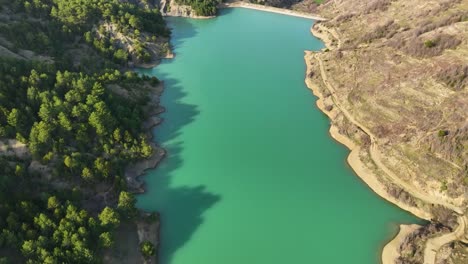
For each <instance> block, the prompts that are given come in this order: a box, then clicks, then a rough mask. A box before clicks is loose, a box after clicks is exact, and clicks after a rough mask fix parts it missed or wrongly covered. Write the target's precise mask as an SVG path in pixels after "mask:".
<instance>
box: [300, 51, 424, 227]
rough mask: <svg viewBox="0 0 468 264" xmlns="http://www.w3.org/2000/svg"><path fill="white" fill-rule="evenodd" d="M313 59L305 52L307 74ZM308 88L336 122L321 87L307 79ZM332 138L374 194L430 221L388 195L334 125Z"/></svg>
mask: <svg viewBox="0 0 468 264" xmlns="http://www.w3.org/2000/svg"><path fill="white" fill-rule="evenodd" d="M312 57H313V52H312V51H305V61H306V66H307V73H309V72H310V71H311V67H312V65H311V63H310V61H311V58H312ZM305 83H306V86H307V87H308V88H309V89H310V90H311V91H312V93H313V94H314V95H315V96H316V97H317V98H318V99H317V101H316V105H317V107H318V109H319V110H320V111H321V112H323V113H324V114H325V115H326V116H327V117H328V118H329V119H330V120H331V121H333V120H334V118H335V116H336V115H337V114H338V113H337V112H338V111H339V110H337V108H333V109H332V110H331V111H327V110H326V109H325V105H324V102H323V101H324V98H323V95H322V94H321V92H320V90H319V87H318V86H317V85H316V84H314V83H313V82H312V80H311V79H309V78H307V79H306V80H305ZM329 133H330V136H331V137H332V138H333V139H334V140H336V141H337V142H338V143H340V144H342V145H345V146H346V147H347V148H348V149H349V150H350V153H349V154H348V157H347V163H348V164H349V166H350V167H351V168H352V170H353V172H354V173H355V174H356V176H357V177H358V178H359V179H361V180H362V181H363V182H364V183H365V184H366V185H368V186H369V187H370V188H371V190H372V191H373V192H375V193H376V194H377V195H379V196H380V197H381V198H383V199H384V200H386V201H388V202H390V203H392V204H394V205H396V206H398V207H400V208H401V209H403V210H405V211H408V212H410V213H411V214H413V215H415V216H417V217H419V218H421V219H425V220H430V219H431V218H432V215H431V214H429V213H427V212H425V211H423V210H421V209H419V208H416V207H411V206H409V205H406V204H404V203H403V202H401V201H399V200H397V199H396V198H394V197H393V196H391V195H389V194H388V193H387V190H386V189H385V185H384V184H383V183H382V182H381V181H380V180H379V177H378V176H377V175H376V174H375V173H374V172H372V171H371V170H369V169H368V168H367V167H366V165H365V164H364V163H363V162H362V161H361V159H360V157H359V156H360V153H361V151H363V150H362V148H361V147H359V146H358V145H356V143H354V142H353V141H352V140H351V139H350V138H349V137H347V136H345V135H343V134H341V133H340V132H339V129H338V127H337V126H336V125H334V124H333V123H331V124H330V129H329Z"/></svg>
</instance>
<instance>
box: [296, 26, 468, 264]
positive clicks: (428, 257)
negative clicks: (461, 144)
mask: <svg viewBox="0 0 468 264" xmlns="http://www.w3.org/2000/svg"><path fill="white" fill-rule="evenodd" d="M312 33H313V34H314V35H315V36H316V37H318V38H320V39H322V40H323V41H324V43H325V45H326V47H327V49H334V48H339V47H340V46H341V42H340V38H339V36H338V35H337V34H336V32H332V30H330V29H328V28H326V27H325V26H323V25H319V27H316V28H315V30H314V29H313V30H312ZM313 61H314V62H316V63H318V65H319V69H320V75H321V79H322V84H323V86H324V87H325V88H326V89H327V90H328V92H329V93H330V97H331V101H332V103H333V108H332V109H331V110H330V111H328V110H327V109H325V105H324V100H325V98H324V96H323V94H322V93H321V92H320V89H319V87H318V85H317V84H314V83H313V82H312V80H311V79H310V78H308V77H307V78H306V81H305V82H306V85H307V87H309V88H310V89H311V90H312V92H313V93H314V95H315V96H317V97H318V100H317V106H318V108H319V109H320V110H321V111H322V112H324V113H325V114H326V115H327V116H328V117H329V118H330V119H331V120H332V121H333V120H334V118H335V117H336V116H337V115H338V113H341V114H343V115H344V116H345V118H346V119H347V120H348V121H350V122H351V123H353V124H354V125H355V126H356V127H358V128H360V129H361V130H362V131H363V132H364V133H365V134H367V136H369V138H370V141H371V143H370V147H369V149H368V150H366V149H362V148H361V147H360V146H359V145H357V144H355V143H354V142H353V140H352V139H350V138H349V137H348V136H346V135H343V134H341V133H340V132H339V129H338V127H337V126H336V125H335V124H333V122H332V124H331V127H330V134H331V136H332V137H333V138H334V139H335V140H337V141H338V142H340V143H342V144H343V145H345V146H347V147H348V148H349V149H350V150H351V152H350V154H349V156H348V163H349V165H350V166H351V167H352V168H353V170H354V171H355V173H356V174H357V176H359V177H360V178H361V179H362V180H363V181H364V182H365V183H366V184H367V185H368V186H369V187H370V188H371V189H372V190H373V191H374V192H375V193H377V194H378V195H379V196H381V197H382V198H384V199H385V200H387V201H389V202H391V203H393V204H395V205H397V206H398V207H400V208H402V209H404V210H406V211H409V212H411V213H412V214H414V215H416V216H418V217H419V218H422V219H426V220H431V219H432V217H433V216H432V214H431V213H430V212H428V211H427V210H423V209H422V208H420V207H416V206H410V205H408V204H406V203H403V202H402V201H400V200H399V199H397V198H395V197H393V196H392V195H390V194H389V193H388V191H387V189H386V186H385V183H384V182H382V180H383V179H382V176H380V177H379V175H377V174H376V173H375V172H374V171H373V170H371V169H369V168H368V167H367V166H366V164H365V163H364V162H363V160H362V159H361V156H362V154H365V152H367V153H368V154H369V157H370V158H371V160H372V161H373V162H374V164H375V165H376V166H377V167H378V168H379V169H380V170H381V171H383V172H384V174H385V175H384V176H385V178H386V180H387V181H389V182H391V183H392V184H396V185H398V186H399V187H400V188H402V189H403V190H405V191H406V192H408V193H409V194H410V195H412V196H413V197H415V198H417V199H419V200H420V201H422V202H424V203H425V204H429V205H430V204H432V205H441V206H443V207H446V208H449V209H451V210H453V211H454V212H456V213H457V214H459V215H460V216H459V217H458V223H459V226H458V228H457V229H456V230H455V231H454V232H452V233H449V234H445V235H442V236H439V237H435V238H432V239H429V240H428V241H427V244H426V248H425V252H424V264H433V263H434V262H435V258H436V254H437V252H438V250H439V249H440V248H441V247H442V246H443V245H445V244H447V243H450V242H452V241H454V240H460V239H463V238H464V234H465V227H466V222H467V220H466V216H463V214H464V209H463V208H459V207H457V206H455V205H453V204H449V203H446V202H445V201H442V200H440V199H437V198H436V197H433V196H431V195H429V194H426V193H424V192H422V191H421V190H418V189H417V188H416V187H414V186H413V185H411V184H409V183H407V182H404V181H403V180H401V179H400V178H399V177H398V176H397V175H395V174H394V173H393V172H392V171H391V170H390V169H388V168H387V167H386V166H385V165H384V164H383V163H382V161H381V153H380V151H379V149H378V148H379V145H378V144H379V143H378V140H377V137H375V136H374V135H373V134H372V133H371V131H370V130H369V129H367V128H366V127H365V126H363V125H362V124H361V123H359V122H357V120H356V119H355V118H354V117H353V116H352V115H351V114H350V113H349V112H348V111H347V110H346V109H345V108H344V107H341V105H340V104H339V101H338V100H337V99H336V98H335V96H336V93H335V90H334V87H333V85H332V84H331V83H330V82H329V81H328V79H327V73H326V71H325V68H324V66H323V61H322V60H321V58H320V57H319V56H317V53H314V52H311V51H306V52H305V62H306V65H307V76H309V74H311V73H312V67H313V65H312V62H313ZM327 100H330V98H328V99H327ZM416 228H417V226H414V225H413V226H404V225H402V226H401V227H400V232H399V233H398V235H397V236H396V237H395V238H394V239H393V240H392V241H390V243H389V244H387V245H386V246H385V248H384V251H383V253H382V262H383V263H384V264H391V263H395V260H396V259H397V258H398V257H399V256H400V253H399V252H398V247H399V246H400V245H401V243H402V242H403V241H404V239H405V237H406V236H407V235H409V234H410V233H412V231H414V230H415V229H416Z"/></svg>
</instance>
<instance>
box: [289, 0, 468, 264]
mask: <svg viewBox="0 0 468 264" xmlns="http://www.w3.org/2000/svg"><path fill="white" fill-rule="evenodd" d="M292 9H296V10H300V11H309V12H310V11H314V12H318V13H319V14H320V15H322V16H324V17H327V18H329V19H330V20H329V21H326V22H323V23H319V24H316V25H315V26H314V28H313V33H314V34H315V35H316V36H318V37H320V38H322V39H323V40H324V41H325V42H327V44H328V45H327V47H328V48H327V49H326V50H324V51H323V52H320V53H315V54H314V53H308V54H307V56H306V60H307V62H308V64H309V69H308V74H307V79H308V82H309V83H312V84H313V85H314V86H317V87H315V92H316V94H317V95H318V96H319V97H320V98H321V101H320V103H321V106H322V108H323V110H324V111H325V112H326V113H327V114H328V115H329V116H330V117H331V118H332V124H333V126H334V127H335V129H336V130H337V134H338V135H341V136H343V137H346V138H350V139H352V141H353V143H354V144H356V146H358V147H359V155H358V158H359V161H360V163H361V164H362V165H363V166H365V167H366V169H367V170H368V171H370V172H371V173H372V174H373V175H374V176H375V177H376V178H378V179H379V181H380V183H381V184H382V185H383V188H384V192H385V193H384V194H383V196H384V197H387V199H388V200H391V201H395V203H397V204H399V205H401V207H403V208H405V209H407V210H410V211H412V212H414V213H416V214H417V215H419V216H421V217H424V218H426V219H432V220H434V221H435V222H438V223H439V222H440V223H442V224H443V225H444V226H448V227H449V229H448V230H446V231H443V229H444V228H439V229H437V228H434V229H431V230H432V231H431V232H426V233H424V232H422V233H424V234H425V236H416V237H418V239H419V240H418V241H413V242H411V241H407V242H408V243H406V245H411V246H409V247H415V248H413V249H412V250H413V252H412V254H410V255H408V256H405V255H404V254H403V256H402V257H401V258H400V261H401V263H420V262H422V261H423V260H422V259H423V258H424V254H423V253H424V252H422V251H423V248H424V244H425V243H429V242H426V241H428V240H430V239H428V237H431V236H434V232H439V231H440V232H445V233H448V232H451V230H455V229H457V227H459V226H460V225H462V226H464V221H465V220H464V219H465V218H466V211H467V210H466V209H467V201H468V199H467V198H468V150H467V147H468V88H467V83H468V81H467V80H468V79H467V75H468V43H467V42H468V21H467V19H468V1H444V0H439V1H436V0H432V1H422V0H421V1H403V0H394V1H391V0H374V1H357V0H336V1H325V3H323V4H322V5H316V4H315V1H309V0H307V1H303V2H299V3H297V4H295V5H293V6H292ZM464 215H465V217H464ZM426 228H427V227H426ZM437 230H439V231H437ZM457 232H458V233H457V234H458V235H457V236H455V235H454V236H447V237H453V238H454V239H452V240H450V241H449V242H450V243H451V242H452V241H453V240H455V241H457V240H458V241H465V242H466V241H467V237H466V234H467V232H466V231H465V232H463V230H462V231H460V230H459V229H458V231H457ZM460 232H461V235H460ZM441 246H442V245H441ZM441 246H439V248H440V247H441ZM403 247H404V245H403ZM461 248H462V249H460V250H461V251H462V252H464V253H465V254H466V251H464V249H463V246H462V247H461ZM403 249H404V248H403ZM437 250H438V249H437ZM403 251H404V250H403ZM415 251H416V252H420V253H421V254H420V255H418V254H416V253H414V252H415ZM445 255H446V256H447V258H445V259H444V260H443V261H447V262H445V263H466V262H463V261H467V259H466V258H465V259H462V262H457V261H458V260H457V259H456V258H455V257H454V256H455V255H456V254H455V253H453V254H445ZM465 257H466V256H465ZM428 258H429V257H428ZM434 258H435V256H434ZM424 261H425V263H433V262H430V261H429V260H427V259H424ZM427 261H429V262H427ZM441 261H442V260H441ZM441 263H444V262H441Z"/></svg>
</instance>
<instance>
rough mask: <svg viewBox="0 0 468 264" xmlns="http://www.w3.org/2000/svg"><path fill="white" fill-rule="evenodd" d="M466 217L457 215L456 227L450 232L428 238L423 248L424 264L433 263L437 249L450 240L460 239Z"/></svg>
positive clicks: (467, 220) (462, 234) (463, 232)
mask: <svg viewBox="0 0 468 264" xmlns="http://www.w3.org/2000/svg"><path fill="white" fill-rule="evenodd" d="M467 222H468V219H467V217H466V216H459V217H458V227H457V229H455V231H453V232H452V233H449V234H445V235H442V236H438V237H434V238H431V239H428V240H427V242H426V248H425V249H424V264H434V263H435V260H436V255H437V252H439V249H440V248H441V247H442V246H443V245H445V244H448V243H450V242H452V241H455V240H461V239H463V237H464V235H465V228H466V225H467Z"/></svg>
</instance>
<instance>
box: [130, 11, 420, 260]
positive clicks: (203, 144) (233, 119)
mask: <svg viewBox="0 0 468 264" xmlns="http://www.w3.org/2000/svg"><path fill="white" fill-rule="evenodd" d="M168 22H169V25H170V26H171V27H172V28H173V36H172V37H173V38H172V43H173V45H174V51H175V53H176V58H175V59H173V60H165V61H163V63H162V64H161V65H159V66H158V67H157V68H154V69H149V70H141V71H140V72H141V73H145V74H148V75H155V76H157V77H158V78H160V79H162V80H164V82H165V92H164V95H163V97H162V104H163V106H164V107H166V109H167V112H166V113H164V114H163V115H162V116H163V118H164V119H165V121H164V122H163V123H162V125H160V126H158V127H157V128H156V129H155V131H154V134H155V139H156V141H157V142H158V143H159V144H161V145H162V146H163V147H164V148H166V149H167V151H168V156H167V157H166V159H165V160H164V161H162V163H161V164H160V165H159V167H158V168H157V169H155V170H152V171H150V172H148V174H147V176H145V177H144V178H143V179H144V180H145V181H146V184H147V192H146V193H145V194H143V195H140V196H139V197H138V206H139V207H140V208H142V209H144V210H147V211H159V212H160V213H161V215H162V217H161V221H162V230H161V231H162V233H161V239H162V244H161V248H160V250H161V251H160V256H159V258H160V261H161V263H162V264H280V263H281V264H284V263H288V264H289V263H291V264H296V263H297V264H304V263H317V264H319V263H320V264H322V263H323V264H343V263H346V264H375V263H379V262H380V254H381V250H382V248H383V246H384V244H385V243H386V242H387V241H388V240H390V239H391V238H392V237H393V236H394V235H395V234H396V232H397V225H398V224H400V223H414V222H417V219H416V218H414V217H412V216H410V215H409V214H408V213H406V212H404V211H402V210H400V209H398V208H396V207H394V206H392V205H391V204H389V203H387V202H385V201H383V200H382V199H380V198H379V197H378V196H377V195H376V194H374V193H373V192H372V191H371V190H370V189H369V188H368V187H367V186H366V185H365V184H364V183H362V182H361V181H360V179H359V178H357V177H356V176H355V174H354V173H353V171H352V170H351V169H350V168H349V166H348V165H347V164H346V161H345V159H346V156H347V154H348V150H347V149H346V148H345V147H344V146H342V145H340V144H338V143H337V142H335V141H333V139H332V138H331V137H330V136H329V134H328V129H329V123H330V121H329V120H328V119H327V118H326V117H325V115H324V114H323V113H321V112H320V111H319V110H318V109H317V107H316V106H315V101H316V98H315V97H314V96H313V95H312V93H311V92H310V91H309V90H308V89H307V88H306V86H305V84H304V77H305V64H304V58H303V56H304V50H318V49H320V48H322V47H323V45H322V43H321V42H320V41H319V40H317V39H316V38H314V37H313V36H312V35H311V34H310V27H311V25H312V21H311V20H307V19H302V18H297V17H290V16H284V15H279V14H273V13H266V12H261V11H255V10H248V9H228V10H223V11H222V15H221V16H220V17H218V18H216V19H210V20H190V19H184V18H170V19H168Z"/></svg>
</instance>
